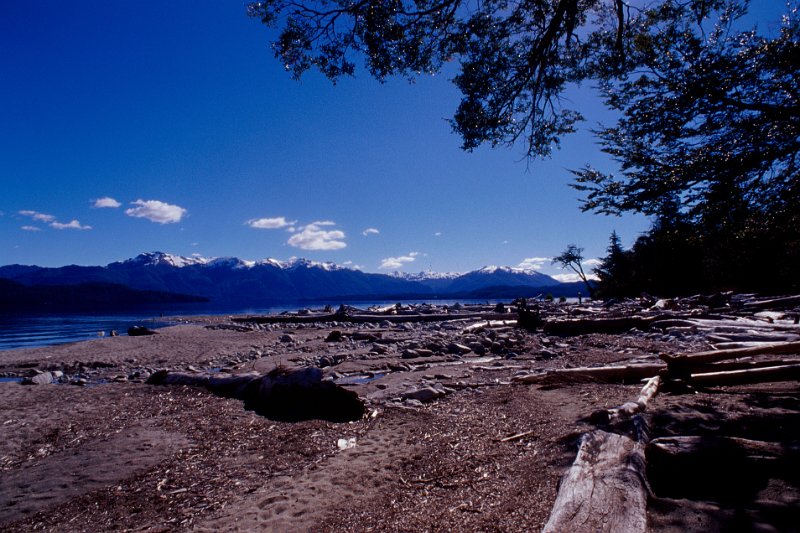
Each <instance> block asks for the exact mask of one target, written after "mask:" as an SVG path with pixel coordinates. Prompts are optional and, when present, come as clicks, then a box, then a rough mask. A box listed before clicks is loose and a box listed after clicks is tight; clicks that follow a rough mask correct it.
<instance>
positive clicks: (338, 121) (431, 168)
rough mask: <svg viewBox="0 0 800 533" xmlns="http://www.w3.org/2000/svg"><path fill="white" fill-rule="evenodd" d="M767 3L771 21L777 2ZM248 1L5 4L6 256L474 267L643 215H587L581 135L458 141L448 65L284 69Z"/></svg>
mask: <svg viewBox="0 0 800 533" xmlns="http://www.w3.org/2000/svg"><path fill="white" fill-rule="evenodd" d="M764 4H770V5H769V8H768V9H767V7H766V6H764V5H763V4H760V7H761V8H763V9H764V11H765V13H766V15H768V16H771V17H772V20H774V19H775V16H774V13H777V12H778V11H779V10H780V6H781V5H782V2H774V4H773V3H772V2H764ZM244 5H245V3H244V2H236V1H228V2H223V1H212V0H200V1H197V0H195V1H191V2H189V1H170V2H156V1H114V2H107V1H103V2H101V1H88V0H87V1H81V2H56V1H35V0H26V1H25V2H8V3H6V4H5V5H4V7H3V15H2V16H1V17H0V51H2V53H0V79H2V80H3V81H2V83H0V185H2V194H0V212H1V213H2V214H0V264H10V263H22V264H39V265H45V266H59V265H64V264H71V263H74V264H84V265H89V264H106V263H109V262H112V261H117V260H121V259H125V258H128V257H132V256H135V255H137V254H138V253H140V252H143V251H151V250H162V251H167V252H170V253H175V254H181V255H191V254H201V255H204V256H207V257H211V256H237V257H241V258H244V259H260V258H265V257H275V258H278V259H287V258H289V257H292V256H298V257H307V258H310V259H314V260H326V261H334V262H336V263H339V264H353V265H358V266H360V267H361V268H362V269H363V270H365V271H382V270H381V266H382V265H383V267H384V268H383V270H387V269H394V267H398V266H399V269H401V270H407V271H419V270H428V269H433V270H436V271H466V270H472V269H475V268H479V267H481V266H483V265H489V264H495V265H510V266H516V265H519V264H520V263H522V262H523V261H524V260H525V259H528V258H547V257H552V256H553V255H556V254H558V253H559V252H560V251H561V250H562V249H563V248H564V247H565V246H566V245H567V244H568V243H577V244H578V245H580V246H583V247H585V249H586V253H585V255H586V257H587V258H594V257H598V256H601V255H603V252H604V250H605V247H606V246H607V243H608V237H609V234H610V233H611V231H612V230H616V231H617V232H618V233H619V234H620V236H621V237H622V239H623V242H624V244H626V245H629V244H630V243H631V242H632V241H633V240H634V239H635V238H636V237H637V236H638V235H639V234H640V233H641V232H642V231H644V230H645V229H646V228H647V226H648V225H649V224H648V221H647V220H646V219H644V218H642V217H631V216H629V217H623V218H613V217H603V216H598V215H591V214H582V213H581V212H580V210H579V203H578V193H576V192H575V191H574V190H572V189H571V188H569V187H568V185H567V184H568V183H569V181H570V174H569V172H568V170H567V169H568V168H577V167H579V166H582V165H583V164H584V163H586V162H592V163H593V164H594V165H596V166H599V167H601V168H606V169H609V170H610V169H612V168H613V167H612V166H611V165H610V164H609V163H608V161H606V160H605V159H604V158H603V157H602V156H601V154H600V153H599V150H598V149H597V147H596V146H595V145H594V144H593V142H592V139H591V137H590V136H589V135H588V134H580V135H575V136H573V137H570V138H567V139H566V140H565V142H564V143H563V147H562V149H561V150H560V151H559V152H557V153H556V154H555V156H554V157H553V158H552V159H551V160H548V161H544V162H541V161H535V162H533V163H531V164H530V165H528V164H527V163H526V161H525V160H524V158H523V157H522V153H521V148H517V149H511V150H508V149H494V150H491V149H488V148H487V149H480V150H477V151H475V152H473V153H466V152H463V151H461V150H460V148H459V145H460V139H459V138H458V137H457V136H455V135H453V134H452V133H451V131H450V126H449V125H448V123H447V122H446V120H445V119H446V118H447V117H449V116H450V115H451V114H452V112H453V111H454V110H455V107H456V106H457V104H458V99H459V95H458V92H457V91H456V90H455V88H453V87H452V85H451V84H450V83H449V81H448V76H447V75H440V76H437V77H433V78H422V79H420V80H418V81H417V82H416V83H415V84H409V83H408V82H407V81H404V80H390V81H389V82H388V83H385V84H380V83H378V82H376V81H374V80H373V79H372V78H370V77H369V76H368V75H367V74H366V73H365V72H360V73H359V74H358V76H357V78H356V79H354V80H352V79H351V80H343V81H342V82H340V83H339V84H338V85H336V86H333V85H331V83H330V82H328V81H327V80H325V79H323V78H321V77H320V76H319V75H317V74H315V73H309V74H308V75H306V76H305V77H304V78H303V80H302V81H301V82H295V81H292V80H291V79H290V78H289V76H288V75H287V74H286V73H285V72H284V71H283V68H282V66H281V65H280V64H279V63H278V62H277V61H276V60H275V59H274V58H273V57H272V53H271V51H270V49H269V40H270V38H271V37H272V35H271V34H270V33H269V31H268V30H267V29H265V28H264V27H263V26H262V25H261V24H260V23H259V22H258V21H256V20H253V19H249V18H248V17H247V16H246V15H245V8H244ZM572 97H573V98H574V100H575V101H576V103H577V104H578V105H579V106H580V107H581V108H582V109H583V111H584V113H585V114H586V115H587V117H588V118H589V119H590V120H589V122H588V123H587V126H593V125H594V124H595V122H596V121H599V120H603V119H604V118H608V117H607V116H605V115H604V114H603V113H604V112H603V110H602V109H600V108H599V106H598V105H597V102H596V101H595V100H594V99H592V98H591V97H590V91H588V90H584V91H577V92H575V93H573V95H572ZM101 198H112V199H114V200H116V201H117V202H118V203H119V204H120V206H119V207H105V208H100V207H94V203H95V201H96V200H98V199H101ZM106 204H113V202H111V201H110V200H107V201H106ZM135 215H139V216H135ZM280 217H283V220H281V219H280ZM260 219H267V220H263V221H261V222H260V223H259V222H256V221H258V220H260ZM159 221H161V222H159ZM284 221H285V224H284ZM162 222H163V223H162ZM315 222H323V223H322V224H314V223H315ZM252 225H255V226H283V227H277V228H272V229H267V228H258V227H251V226H252ZM369 228H372V229H375V230H378V233H376V232H374V231H373V232H367V234H366V235H364V234H363V233H364V232H365V230H367V229H369ZM290 239H291V240H290ZM391 258H395V259H398V260H396V261H391V260H389V259H391ZM387 260H388V261H387ZM537 263H538V264H542V270H543V271H544V272H548V273H558V272H559V271H558V270H557V269H556V268H554V267H551V266H550V265H549V262H547V261H529V262H528V264H537Z"/></svg>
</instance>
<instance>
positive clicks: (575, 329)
mask: <svg viewBox="0 0 800 533" xmlns="http://www.w3.org/2000/svg"><path fill="white" fill-rule="evenodd" d="M676 318H682V317H681V315H673V314H658V315H653V316H640V315H634V316H626V317H615V318H588V319H569V320H548V321H546V322H545V323H544V325H543V326H542V330H543V331H544V332H545V333H547V334H548V335H557V336H561V337H568V336H573V335H584V334H587V333H608V334H614V333H625V332H627V331H630V330H631V329H634V328H635V329H640V330H647V329H650V325H651V324H653V323H654V322H659V321H664V320H671V319H676Z"/></svg>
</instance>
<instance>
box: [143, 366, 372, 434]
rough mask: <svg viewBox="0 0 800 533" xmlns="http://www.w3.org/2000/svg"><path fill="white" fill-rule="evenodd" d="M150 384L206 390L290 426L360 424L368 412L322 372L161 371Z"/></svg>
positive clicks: (277, 370) (355, 397) (302, 370)
mask: <svg viewBox="0 0 800 533" xmlns="http://www.w3.org/2000/svg"><path fill="white" fill-rule="evenodd" d="M147 383H148V384H151V385H190V386H195V387H204V388H206V389H208V390H209V391H211V392H212V393H214V394H216V395H218V396H223V397H225V398H236V399H239V400H242V401H244V406H245V409H250V410H253V411H255V412H256V413H258V414H260V415H264V416H266V417H267V418H271V419H273V420H282V421H287V422H295V421H299V420H310V419H321V420H328V421H331V422H349V421H353V420H359V419H360V418H361V417H362V416H363V415H364V412H365V408H364V403H363V402H362V401H361V399H359V397H358V395H357V394H356V393H355V392H353V391H350V390H347V389H344V388H342V387H340V386H338V385H336V384H334V383H333V382H331V381H322V371H321V370H320V369H319V368H303V369H296V370H284V369H280V368H276V369H275V370H273V371H271V372H269V373H268V374H263V375H262V374H258V373H257V372H250V373H247V374H237V375H229V374H205V373H184V372H168V371H166V370H161V371H158V372H156V373H154V374H153V375H152V376H150V378H148V380H147Z"/></svg>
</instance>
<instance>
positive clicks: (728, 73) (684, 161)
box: [249, 0, 800, 214]
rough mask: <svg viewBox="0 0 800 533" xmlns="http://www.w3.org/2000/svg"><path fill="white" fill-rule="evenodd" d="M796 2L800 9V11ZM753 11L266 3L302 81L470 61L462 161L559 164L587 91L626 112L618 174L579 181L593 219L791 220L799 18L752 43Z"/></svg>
mask: <svg viewBox="0 0 800 533" xmlns="http://www.w3.org/2000/svg"><path fill="white" fill-rule="evenodd" d="M792 1H796V0H792ZM746 8H747V2H746V0H652V1H643V2H633V1H630V0H262V1H260V2H255V3H251V4H250V5H249V13H250V15H251V16H253V17H257V18H259V19H260V20H261V21H262V22H264V23H265V24H266V25H268V26H279V27H280V30H279V35H278V38H277V40H276V41H275V42H274V44H273V47H274V52H275V55H276V57H278V58H279V60H280V61H281V62H282V63H283V64H284V66H285V67H286V69H287V70H288V71H290V72H291V73H292V75H294V76H295V77H299V76H300V75H302V74H303V73H304V72H305V71H307V70H308V69H310V68H316V69H318V70H319V71H321V72H322V73H323V74H325V75H326V76H327V77H329V78H330V79H332V80H334V81H335V80H337V79H339V78H340V77H342V76H350V75H353V73H354V72H355V70H356V58H357V57H359V56H360V57H363V59H364V63H365V66H366V68H367V69H368V70H369V72H370V73H371V74H372V75H373V76H374V77H375V78H377V79H379V80H383V79H385V78H386V77H387V76H391V75H400V76H405V77H409V78H414V77H416V76H418V75H420V74H424V73H433V72H437V71H440V70H441V69H442V67H443V65H445V63H447V62H456V61H457V62H458V65H459V71H458V74H457V75H456V76H455V78H454V80H453V81H454V83H455V84H456V85H457V86H458V88H459V89H460V90H461V92H462V99H461V103H460V104H459V106H458V109H457V110H456V111H455V114H454V117H453V119H452V121H451V122H452V125H453V128H454V130H455V131H456V132H457V133H459V134H460V135H461V137H462V139H463V147H464V148H465V149H468V150H469V149H473V148H476V147H477V146H479V145H480V144H482V143H489V144H491V145H513V144H515V143H517V142H523V143H524V144H525V145H526V147H527V153H528V155H529V156H531V157H540V156H547V155H548V154H550V152H551V150H552V148H553V147H554V146H557V145H558V143H559V139H560V138H561V137H562V136H563V135H564V134H567V133H570V132H572V131H574V129H575V127H576V123H577V122H578V121H580V120H581V119H582V116H581V114H580V112H579V110H577V109H573V108H571V107H570V106H569V105H567V103H566V102H565V101H564V100H563V99H562V98H561V97H562V95H563V93H564V91H565V89H566V88H567V86H568V85H570V84H572V83H580V82H584V81H589V82H590V83H592V84H594V85H597V86H598V88H599V89H600V92H601V94H602V96H603V97H604V99H605V103H606V104H607V105H608V106H609V107H611V108H613V109H616V110H618V111H619V112H620V114H621V118H620V120H619V121H618V122H617V123H616V124H615V125H613V126H610V127H605V128H602V129H600V130H599V131H597V132H596V133H597V134H598V136H599V138H600V140H601V143H602V146H603V148H604V150H605V151H607V152H608V153H609V154H611V155H612V156H613V157H615V158H616V159H617V160H618V161H619V162H620V165H621V174H620V175H618V176H614V175H606V174H603V173H601V172H599V171H597V170H595V169H593V168H591V167H586V168H584V169H583V170H582V171H578V172H577V176H578V178H577V183H576V187H577V188H579V189H581V190H583V191H584V192H585V193H586V198H585V202H584V209H586V210H595V211H599V212H603V213H615V214H616V213H620V212H622V211H639V212H643V213H646V214H656V213H658V212H659V211H660V209H661V205H662V203H663V202H664V200H665V199H668V200H669V199H670V198H671V196H670V195H675V194H677V195H679V198H678V200H679V201H680V203H681V204H682V205H683V206H685V207H687V208H691V207H693V206H696V205H701V206H702V205H706V204H707V203H708V202H709V201H710V200H711V199H712V197H714V196H717V197H719V196H722V197H725V196H726V195H727V194H728V192H729V191H730V190H731V189H734V190H735V192H736V194H738V195H740V196H741V197H742V198H743V199H746V200H749V199H751V198H756V199H757V200H758V201H759V202H760V203H761V204H762V205H766V204H769V205H770V206H772V205H779V206H783V204H784V203H785V202H787V201H789V200H788V199H787V197H794V196H796V194H795V193H796V192H797V191H795V190H794V189H795V188H796V182H797V181H798V180H797V152H798V148H800V140H799V139H800V76H798V72H797V70H798V65H800V61H797V57H800V44H799V43H798V28H799V26H800V22H799V21H800V15H798V9H797V6H792V5H790V6H789V9H788V12H787V15H785V17H784V19H783V21H782V23H781V27H780V30H779V32H778V35H776V36H772V37H765V36H762V35H758V34H756V32H755V31H740V30H737V29H736V28H737V27H740V26H742V23H741V21H740V19H741V17H742V16H743V15H744V14H745V13H746Z"/></svg>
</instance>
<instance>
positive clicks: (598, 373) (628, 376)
mask: <svg viewBox="0 0 800 533" xmlns="http://www.w3.org/2000/svg"><path fill="white" fill-rule="evenodd" d="M666 368H667V367H666V366H665V365H663V364H641V365H625V366H599V367H590V368H561V369H556V370H549V371H547V372H543V373H540V374H528V375H526V376H516V377H515V378H514V379H513V381H514V382H515V383H530V384H540V385H548V384H557V383H597V382H600V383H638V382H640V381H641V380H643V379H649V378H652V377H653V376H656V375H658V374H659V373H661V372H663V371H665V370H666Z"/></svg>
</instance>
